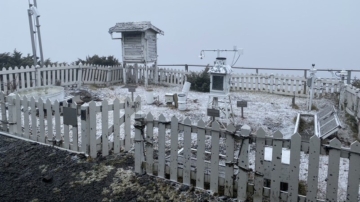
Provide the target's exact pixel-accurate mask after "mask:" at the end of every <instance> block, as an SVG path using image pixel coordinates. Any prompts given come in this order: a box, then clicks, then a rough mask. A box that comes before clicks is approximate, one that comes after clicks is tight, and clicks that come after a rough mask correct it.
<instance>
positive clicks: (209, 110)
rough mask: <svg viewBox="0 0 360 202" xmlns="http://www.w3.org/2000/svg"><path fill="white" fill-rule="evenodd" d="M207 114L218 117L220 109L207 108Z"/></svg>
mask: <svg viewBox="0 0 360 202" xmlns="http://www.w3.org/2000/svg"><path fill="white" fill-rule="evenodd" d="M207 115H208V116H212V117H220V111H219V110H218V109H207Z"/></svg>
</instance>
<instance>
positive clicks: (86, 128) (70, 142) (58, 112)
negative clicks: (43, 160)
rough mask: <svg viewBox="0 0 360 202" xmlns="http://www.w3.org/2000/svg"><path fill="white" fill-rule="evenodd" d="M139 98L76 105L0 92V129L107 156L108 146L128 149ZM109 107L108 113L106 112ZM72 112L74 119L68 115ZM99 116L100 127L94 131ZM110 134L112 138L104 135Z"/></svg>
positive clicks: (19, 135) (29, 138)
mask: <svg viewBox="0 0 360 202" xmlns="http://www.w3.org/2000/svg"><path fill="white" fill-rule="evenodd" d="M140 102H141V99H140V97H137V98H136V99H135V101H131V99H130V98H126V100H125V102H123V103H120V101H119V99H115V100H114V102H113V104H108V102H107V101H106V100H104V101H102V103H101V105H100V106H99V105H96V103H95V102H94V101H91V102H90V103H89V104H84V105H82V106H77V105H76V103H74V102H72V103H67V102H62V103H59V102H58V101H55V102H54V103H51V101H50V100H49V99H48V100H46V101H45V100H42V99H41V98H40V99H36V100H35V99H34V97H31V98H27V97H23V99H21V98H20V96H19V95H15V94H10V95H9V96H5V95H4V93H2V92H0V111H1V113H0V114H1V120H2V121H1V127H0V131H3V132H8V133H9V136H12V137H15V138H19V139H24V140H30V141H34V142H39V143H42V144H48V145H53V146H56V147H58V148H62V149H66V150H69V151H73V152H82V153H85V154H89V155H90V156H91V157H93V158H96V157H97V153H98V152H99V151H101V152H102V155H103V156H107V155H108V154H109V151H110V150H113V151H114V153H119V152H120V151H121V150H125V151H129V150H130V149H131V146H132V139H131V115H132V114H134V113H136V112H137V111H139V109H140V104H141V103H140ZM6 106H8V109H6ZM66 111H71V113H67V112H66ZM110 111H112V114H113V115H112V116H109V112H110ZM74 115H75V119H74V117H71V116H74ZM67 116H69V117H67ZM99 117H100V119H101V125H102V128H101V131H97V124H96V121H97V118H99ZM69 119H73V120H74V121H73V122H70V123H69V121H66V120H69ZM111 119H112V120H111ZM109 122H112V123H113V124H111V125H110V124H109ZM90 126H91V127H90ZM111 135H112V136H113V141H110V140H109V138H108V137H109V136H111Z"/></svg>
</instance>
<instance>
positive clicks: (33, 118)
mask: <svg viewBox="0 0 360 202" xmlns="http://www.w3.org/2000/svg"><path fill="white" fill-rule="evenodd" d="M30 108H31V112H30V113H31V139H32V140H34V141H37V120H36V107H35V98H34V97H31V99H30Z"/></svg>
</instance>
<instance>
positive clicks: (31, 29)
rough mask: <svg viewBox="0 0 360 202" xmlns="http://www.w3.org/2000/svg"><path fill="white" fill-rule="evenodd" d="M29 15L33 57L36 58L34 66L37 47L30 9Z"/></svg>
mask: <svg viewBox="0 0 360 202" xmlns="http://www.w3.org/2000/svg"><path fill="white" fill-rule="evenodd" d="M28 16H29V26H30V38H31V45H32V51H33V59H34V67H36V63H37V61H36V49H35V41H34V28H33V24H32V20H31V10H30V9H28Z"/></svg>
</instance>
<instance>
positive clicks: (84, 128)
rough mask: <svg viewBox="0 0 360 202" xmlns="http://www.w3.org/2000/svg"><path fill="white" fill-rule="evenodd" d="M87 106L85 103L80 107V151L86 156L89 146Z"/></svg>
mask: <svg viewBox="0 0 360 202" xmlns="http://www.w3.org/2000/svg"><path fill="white" fill-rule="evenodd" d="M88 113H89V105H88V104H87V103H85V104H83V105H82V106H81V151H82V152H84V153H87V154H88V145H89V141H88V140H89V130H88V129H89V126H88V124H89V122H88V119H89V114H88Z"/></svg>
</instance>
